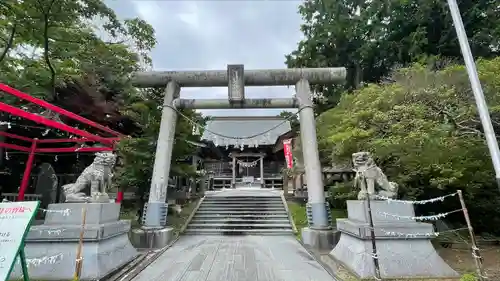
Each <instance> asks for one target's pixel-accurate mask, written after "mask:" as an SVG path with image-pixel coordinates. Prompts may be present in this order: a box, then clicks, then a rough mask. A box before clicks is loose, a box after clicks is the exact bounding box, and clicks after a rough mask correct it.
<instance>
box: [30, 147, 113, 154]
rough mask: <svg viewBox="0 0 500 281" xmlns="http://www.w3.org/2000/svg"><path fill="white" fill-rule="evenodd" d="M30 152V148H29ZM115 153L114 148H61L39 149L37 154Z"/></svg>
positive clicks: (36, 151)
mask: <svg viewBox="0 0 500 281" xmlns="http://www.w3.org/2000/svg"><path fill="white" fill-rule="evenodd" d="M28 151H29V148H28ZM101 151H113V148H112V147H82V148H79V147H59V148H38V149H36V150H35V153H58V152H59V153H71V152H73V153H78V152H101Z"/></svg>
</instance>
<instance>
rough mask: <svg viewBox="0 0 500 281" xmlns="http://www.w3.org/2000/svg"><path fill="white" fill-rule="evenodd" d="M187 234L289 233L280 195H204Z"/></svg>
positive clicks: (290, 227) (286, 215)
mask: <svg viewBox="0 0 500 281" xmlns="http://www.w3.org/2000/svg"><path fill="white" fill-rule="evenodd" d="M184 234H187V235H292V234H293V230H292V225H291V223H290V221H289V218H288V214H287V211H286V209H285V206H284V205H283V201H282V200H281V197H280V196H259V197H253V196H207V197H205V199H204V200H203V202H202V204H201V206H200V208H199V209H198V211H197V212H196V214H195V215H194V217H193V219H192V220H191V222H190V223H189V224H188V226H187V228H186V231H185V232H184Z"/></svg>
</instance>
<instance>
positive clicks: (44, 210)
mask: <svg viewBox="0 0 500 281" xmlns="http://www.w3.org/2000/svg"><path fill="white" fill-rule="evenodd" d="M38 210H40V211H41V212H44V213H56V214H62V215H63V217H67V216H69V215H70V214H71V209H63V210H47V209H42V208H39V209H38Z"/></svg>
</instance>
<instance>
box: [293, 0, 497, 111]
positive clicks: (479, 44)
mask: <svg viewBox="0 0 500 281" xmlns="http://www.w3.org/2000/svg"><path fill="white" fill-rule="evenodd" d="M458 4H459V7H460V11H461V13H462V17H463V21H464V23H465V28H466V30H467V33H468V35H469V39H470V44H471V49H472V52H473V53H474V55H475V56H476V57H484V58H491V57H495V56H498V55H499V54H500V39H499V38H500V7H499V6H498V1H496V0H485V1H466V0H458ZM299 13H300V14H301V15H302V18H303V20H304V23H303V24H302V26H301V30H302V32H303V33H304V36H305V38H304V40H302V41H300V42H299V43H298V46H297V49H296V50H295V51H293V52H292V53H291V54H289V55H287V56H286V63H287V65H288V66H289V67H325V66H343V67H346V68H347V70H348V75H347V84H346V86H347V89H348V90H352V89H355V88H357V87H359V85H360V84H361V83H362V82H366V83H376V82H380V81H381V80H383V78H384V77H386V76H388V75H389V74H390V73H391V72H392V70H393V69H395V68H398V67H406V66H409V65H411V64H412V63H414V62H419V61H422V60H426V61H429V60H431V62H432V64H434V66H435V67H436V68H440V67H441V62H442V58H446V59H447V60H451V61H454V60H461V53H460V48H459V45H458V41H457V38H456V33H455V30H454V27H453V25H452V19H451V15H450V13H449V9H448V5H447V2H446V1H438V0H429V1H404V0H396V1H386V0H374V1H356V0H347V1H338V0H333V1H326V0H306V1H304V3H303V4H301V5H300V7H299ZM436 58H437V59H436ZM439 58H441V59H439ZM315 90H316V91H317V92H319V93H321V95H319V96H318V98H317V99H316V100H315V102H316V104H317V105H318V110H319V111H323V110H325V109H328V108H331V107H332V106H334V105H335V104H336V103H337V102H338V97H339V94H340V92H341V91H340V90H339V89H338V88H337V87H332V86H316V88H315Z"/></svg>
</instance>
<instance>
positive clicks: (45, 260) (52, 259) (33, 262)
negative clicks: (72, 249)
mask: <svg viewBox="0 0 500 281" xmlns="http://www.w3.org/2000/svg"><path fill="white" fill-rule="evenodd" d="M63 258H64V255H63V254H62V253H59V254H55V255H52V256H44V257H40V258H31V259H26V264H27V265H28V267H29V266H33V267H37V266H40V265H42V264H56V263H57V262H60V261H62V259H63Z"/></svg>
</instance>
